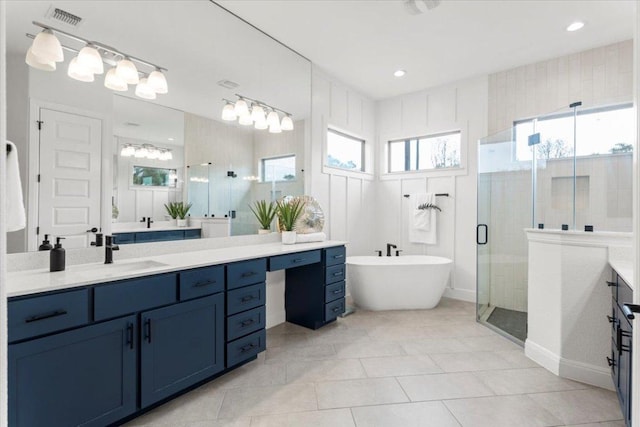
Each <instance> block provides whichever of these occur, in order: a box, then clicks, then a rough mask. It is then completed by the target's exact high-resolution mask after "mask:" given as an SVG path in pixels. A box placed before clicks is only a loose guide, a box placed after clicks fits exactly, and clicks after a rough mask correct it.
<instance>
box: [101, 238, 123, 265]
mask: <svg viewBox="0 0 640 427" xmlns="http://www.w3.org/2000/svg"><path fill="white" fill-rule="evenodd" d="M104 238H105V242H106V244H105V245H104V263H105V264H113V251H119V250H120V247H119V246H118V245H116V244H114V243H113V236H104Z"/></svg>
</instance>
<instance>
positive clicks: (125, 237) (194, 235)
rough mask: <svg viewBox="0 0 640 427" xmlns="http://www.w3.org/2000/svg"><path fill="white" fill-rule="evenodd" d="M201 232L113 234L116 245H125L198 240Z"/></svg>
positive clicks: (162, 231)
mask: <svg viewBox="0 0 640 427" xmlns="http://www.w3.org/2000/svg"><path fill="white" fill-rule="evenodd" d="M201 232H202V230H201V229H199V228H197V229H196V228H192V229H189V230H157V231H136V232H129V233H113V235H114V236H115V238H116V244H118V245H126V244H129V243H149V242H167V241H171V240H184V239H199V238H200V237H201V234H202V233H201Z"/></svg>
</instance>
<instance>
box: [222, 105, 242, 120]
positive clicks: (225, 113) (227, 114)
mask: <svg viewBox="0 0 640 427" xmlns="http://www.w3.org/2000/svg"><path fill="white" fill-rule="evenodd" d="M237 118H238V115H237V114H236V111H235V109H234V107H233V104H231V103H229V102H228V103H227V104H226V105H225V106H224V107H223V108H222V120H226V121H233V120H235V119H237Z"/></svg>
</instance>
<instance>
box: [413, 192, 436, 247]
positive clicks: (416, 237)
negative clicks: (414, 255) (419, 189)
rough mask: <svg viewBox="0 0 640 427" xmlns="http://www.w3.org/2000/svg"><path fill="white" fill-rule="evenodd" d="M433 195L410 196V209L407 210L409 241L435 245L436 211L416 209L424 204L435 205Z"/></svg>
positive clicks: (419, 194)
mask: <svg viewBox="0 0 640 427" xmlns="http://www.w3.org/2000/svg"><path fill="white" fill-rule="evenodd" d="M435 198H436V196H435V194H433V193H417V194H412V195H411V201H412V204H413V206H412V209H409V241H410V242H411V243H423V244H425V245H435V244H436V243H437V228H438V227H437V224H436V211H437V209H418V207H419V206H420V205H422V204H425V203H431V204H435V203H434V202H435Z"/></svg>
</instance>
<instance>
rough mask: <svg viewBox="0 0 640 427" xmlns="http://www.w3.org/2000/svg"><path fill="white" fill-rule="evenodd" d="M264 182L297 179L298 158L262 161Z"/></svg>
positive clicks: (290, 157)
mask: <svg viewBox="0 0 640 427" xmlns="http://www.w3.org/2000/svg"><path fill="white" fill-rule="evenodd" d="M261 169H262V182H274V181H293V180H295V179H296V156H295V155H293V154H292V155H289V156H281V157H272V158H269V159H262V165H261Z"/></svg>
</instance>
